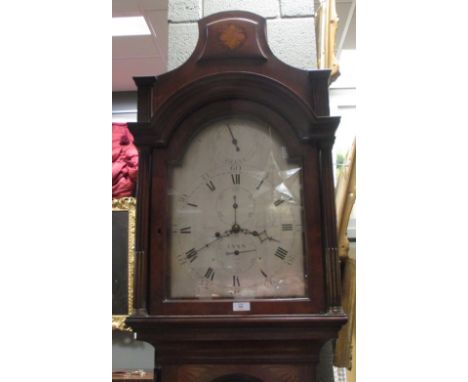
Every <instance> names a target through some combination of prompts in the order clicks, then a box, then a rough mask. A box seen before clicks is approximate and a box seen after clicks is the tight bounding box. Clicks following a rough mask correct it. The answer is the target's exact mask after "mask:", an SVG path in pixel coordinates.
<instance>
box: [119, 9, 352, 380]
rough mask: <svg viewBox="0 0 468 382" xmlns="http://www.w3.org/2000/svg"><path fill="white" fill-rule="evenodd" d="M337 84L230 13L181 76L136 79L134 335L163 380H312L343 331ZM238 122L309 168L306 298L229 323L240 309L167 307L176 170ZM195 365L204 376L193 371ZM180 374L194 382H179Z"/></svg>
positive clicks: (191, 302) (203, 32)
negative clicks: (335, 152) (206, 139)
mask: <svg viewBox="0 0 468 382" xmlns="http://www.w3.org/2000/svg"><path fill="white" fill-rule="evenodd" d="M329 76H330V72H329V71H328V70H313V71H305V70H300V69H296V68H293V67H291V66H288V65H286V64H285V63H283V62H282V61H280V60H278V59H277V58H276V57H275V56H274V55H273V54H272V52H271V50H270V48H269V46H268V44H267V40H266V21H265V19H264V18H262V17H260V16H258V15H255V14H252V13H249V12H241V11H231V12H223V13H219V14H215V15H211V16H209V17H206V18H204V19H202V20H200V21H199V40H198V43H197V46H196V48H195V50H194V52H193V54H192V56H191V57H190V58H189V59H188V61H187V62H185V63H184V64H183V65H182V66H180V67H179V68H177V69H175V70H173V71H171V72H168V73H165V74H163V75H161V76H159V77H140V78H135V82H136V84H137V87H138V122H137V123H132V124H129V127H130V130H131V132H132V133H133V135H134V137H135V144H136V146H137V147H138V150H139V174H138V186H137V218H136V239H135V247H136V259H135V261H136V274H135V288H134V292H135V296H134V310H133V312H134V314H133V315H132V316H130V317H129V318H128V319H127V324H128V325H129V326H131V327H132V328H133V330H135V331H136V332H137V335H138V338H139V339H142V340H146V341H148V342H151V343H152V344H153V345H155V348H156V349H157V355H156V358H157V362H158V364H160V365H162V366H163V377H164V376H165V377H166V379H165V380H168V381H169V380H170V381H178V380H193V381H199V382H201V381H207V382H209V381H213V380H215V378H221V377H222V376H223V375H224V376H227V375H240V374H242V375H244V377H243V378H247V375H250V377H249V378H257V379H259V380H260V381H266V380H269V381H287V380H298V381H303V380H304V381H305V380H313V378H314V377H313V373H314V366H313V363H314V362H315V361H316V360H317V358H318V352H319V349H320V347H321V345H322V344H323V343H324V342H326V341H327V340H329V339H331V338H334V337H336V335H337V332H338V330H339V329H340V327H341V326H342V325H343V324H344V323H345V322H346V316H345V315H344V314H343V312H342V310H341V308H340V305H341V304H340V288H341V286H340V274H339V271H340V270H339V263H338V258H337V244H336V241H337V238H336V235H337V234H336V217H335V205H334V182H333V167H332V166H333V165H332V153H331V148H332V145H333V140H334V133H335V130H336V128H337V126H338V124H339V118H336V117H330V116H329V105H328V81H329ZM233 116H242V117H246V118H249V119H252V120H259V121H262V122H263V123H266V124H267V125H269V126H271V128H272V129H274V130H275V131H276V133H277V134H278V135H279V136H280V138H281V140H282V142H283V144H284V145H285V147H286V148H287V151H288V154H289V157H290V158H291V160H292V161H295V162H297V163H300V165H301V166H302V190H303V195H304V200H303V219H304V220H303V225H304V226H303V229H304V254H305V270H306V273H307V293H306V296H305V297H301V298H268V299H252V300H250V301H249V302H250V311H242V312H236V311H233V301H234V300H233V299H227V298H224V299H214V300H204V299H171V298H170V293H169V292H170V291H169V287H168V286H169V285H170V280H168V277H169V276H168V275H170V269H169V237H170V234H171V232H170V230H171V227H170V225H169V224H168V223H169V222H170V221H171V216H170V210H169V208H168V205H169V200H168V188H169V187H170V169H171V166H177V165H184V164H183V162H182V161H181V159H182V158H183V156H184V153H185V152H186V150H187V148H188V147H189V145H190V143H191V141H192V139H193V137H194V136H196V134H197V133H198V132H199V131H200V129H202V128H203V127H204V126H206V125H208V124H210V123H212V122H213V121H216V120H220V119H223V118H230V117H233ZM242 301H243V300H242ZM265 341H266V342H265ZM190 364H199V365H204V366H197V367H198V369H197V368H196V367H195V369H196V370H198V371H194V370H195V369H193V368H192V369H190V367H189V366H188V365H190ZM251 364H255V367H254V366H249V365H251ZM267 364H277V367H278V368H279V369H281V368H283V367H284V368H285V370H289V371H287V372H286V374H287V373H292V374H291V375H292V377H287V376H286V377H281V375H280V374H277V376H276V377H274V376H270V374H271V372H270V371H268V370H271V368H270V369H268V368H267V369H262V368H263V366H264V365H267ZM184 365H185V366H184ZM210 365H211V366H210ZM216 365H219V367H217V366H216ZM221 365H224V366H221ZM228 365H231V366H228ZM235 365H237V366H235ZM242 365H244V366H242ZM261 365H263V366H261ZM260 366H261V367H260ZM270 366H271V365H270ZM184 368H189V369H190V370H189V369H187V370H188V371H187V373H188V374H187V375H189V374H190V373H199V374H197V375H198V377H195V379H183V378H182V377H181V375H182V374H183V373H184V370H185V369H184ZM256 369H258V370H263V372H261V371H258V372H255V371H254V370H256ZM247 371H248V372H247ZM181 373H182V374H181ZM239 373H240V374H239ZM262 373H263V374H262ZM294 376H295V377H294ZM187 378H188V377H187ZM288 378H297V379H288ZM307 378H309V379H307ZM310 378H312V379H310ZM220 380H221V379H220ZM241 380H242V379H241ZM247 380H248V379H247ZM251 380H252V381H253V380H255V379H251ZM216 381H218V380H217V379H216ZM223 381H224V379H223ZM249 381H250V380H249Z"/></svg>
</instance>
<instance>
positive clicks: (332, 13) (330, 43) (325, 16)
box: [315, 0, 340, 82]
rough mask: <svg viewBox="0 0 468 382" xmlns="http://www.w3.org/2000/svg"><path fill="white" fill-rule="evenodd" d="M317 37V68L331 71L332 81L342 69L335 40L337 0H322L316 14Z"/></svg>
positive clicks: (337, 19) (337, 20)
mask: <svg viewBox="0 0 468 382" xmlns="http://www.w3.org/2000/svg"><path fill="white" fill-rule="evenodd" d="M315 20H316V22H315V36H316V39H315V40H316V43H317V68H318V69H330V70H331V81H332V82H333V81H335V80H336V79H337V78H338V76H339V75H340V67H339V64H338V60H337V58H336V55H335V40H336V33H337V30H338V22H339V18H338V14H337V13H336V1H335V0H321V2H320V6H319V7H318V8H317V11H316V12H315Z"/></svg>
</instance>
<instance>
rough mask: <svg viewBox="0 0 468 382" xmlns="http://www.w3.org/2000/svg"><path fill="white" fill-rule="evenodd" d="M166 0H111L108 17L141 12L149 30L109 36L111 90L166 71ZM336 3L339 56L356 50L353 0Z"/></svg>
mask: <svg viewBox="0 0 468 382" xmlns="http://www.w3.org/2000/svg"><path fill="white" fill-rule="evenodd" d="M167 1H168V0H112V17H124V16H140V15H141V16H143V17H144V18H145V20H146V22H147V24H148V26H149V28H150V31H151V35H148V36H124V37H122V36H120V37H112V91H113V92H121V91H133V90H136V86H135V84H134V83H133V79H132V78H133V77H135V76H148V75H158V74H161V73H163V72H165V71H166V65H167V40H168V38H167V31H168V23H167ZM258 1H264V0H258ZM311 1H312V0H311ZM315 2H316V3H317V1H315ZM336 2H337V13H338V16H339V18H340V22H339V29H338V33H337V37H336V47H337V50H338V55H339V51H340V50H341V49H356V11H355V5H356V0H336Z"/></svg>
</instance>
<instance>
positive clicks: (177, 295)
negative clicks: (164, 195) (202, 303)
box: [168, 117, 307, 299]
mask: <svg viewBox="0 0 468 382" xmlns="http://www.w3.org/2000/svg"><path fill="white" fill-rule="evenodd" d="M169 174H170V187H169V201H170V202H169V205H170V207H169V209H170V213H169V216H170V217H171V221H170V227H171V229H170V240H169V248H170V249H169V257H170V262H169V263H170V277H169V278H168V280H169V283H170V285H169V297H170V298H171V299H236V298H239V299H268V298H297V297H307V288H306V284H307V283H306V278H307V272H306V269H305V268H306V267H305V263H306V262H305V258H304V239H303V196H302V189H301V184H302V181H301V176H302V166H301V163H296V162H293V161H291V160H290V158H288V152H287V150H286V148H285V146H284V144H283V143H282V141H281V139H280V138H279V137H278V135H277V134H276V133H275V130H274V129H273V128H272V127H271V126H269V125H268V124H266V123H263V122H261V121H258V120H255V119H251V118H245V117H230V118H224V119H219V120H216V121H213V122H211V123H208V124H207V125H205V126H203V128H202V129H201V130H200V131H199V132H198V133H197V134H196V135H195V136H194V137H193V139H192V141H191V143H190V145H189V146H188V148H187V150H186V152H185V155H184V156H183V159H182V161H181V162H180V163H178V164H177V165H174V166H171V167H170V171H169Z"/></svg>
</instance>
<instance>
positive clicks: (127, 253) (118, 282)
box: [112, 197, 136, 330]
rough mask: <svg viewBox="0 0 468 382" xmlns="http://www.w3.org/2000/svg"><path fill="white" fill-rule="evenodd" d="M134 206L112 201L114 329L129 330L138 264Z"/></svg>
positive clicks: (133, 202) (128, 201) (131, 202)
mask: <svg viewBox="0 0 468 382" xmlns="http://www.w3.org/2000/svg"><path fill="white" fill-rule="evenodd" d="M135 206H136V200H135V198H132V197H125V198H120V199H112V329H113V330H130V329H129V328H127V327H126V326H125V319H126V318H127V316H128V315H130V314H131V313H132V306H133V279H134V262H135V254H134V248H135Z"/></svg>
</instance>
